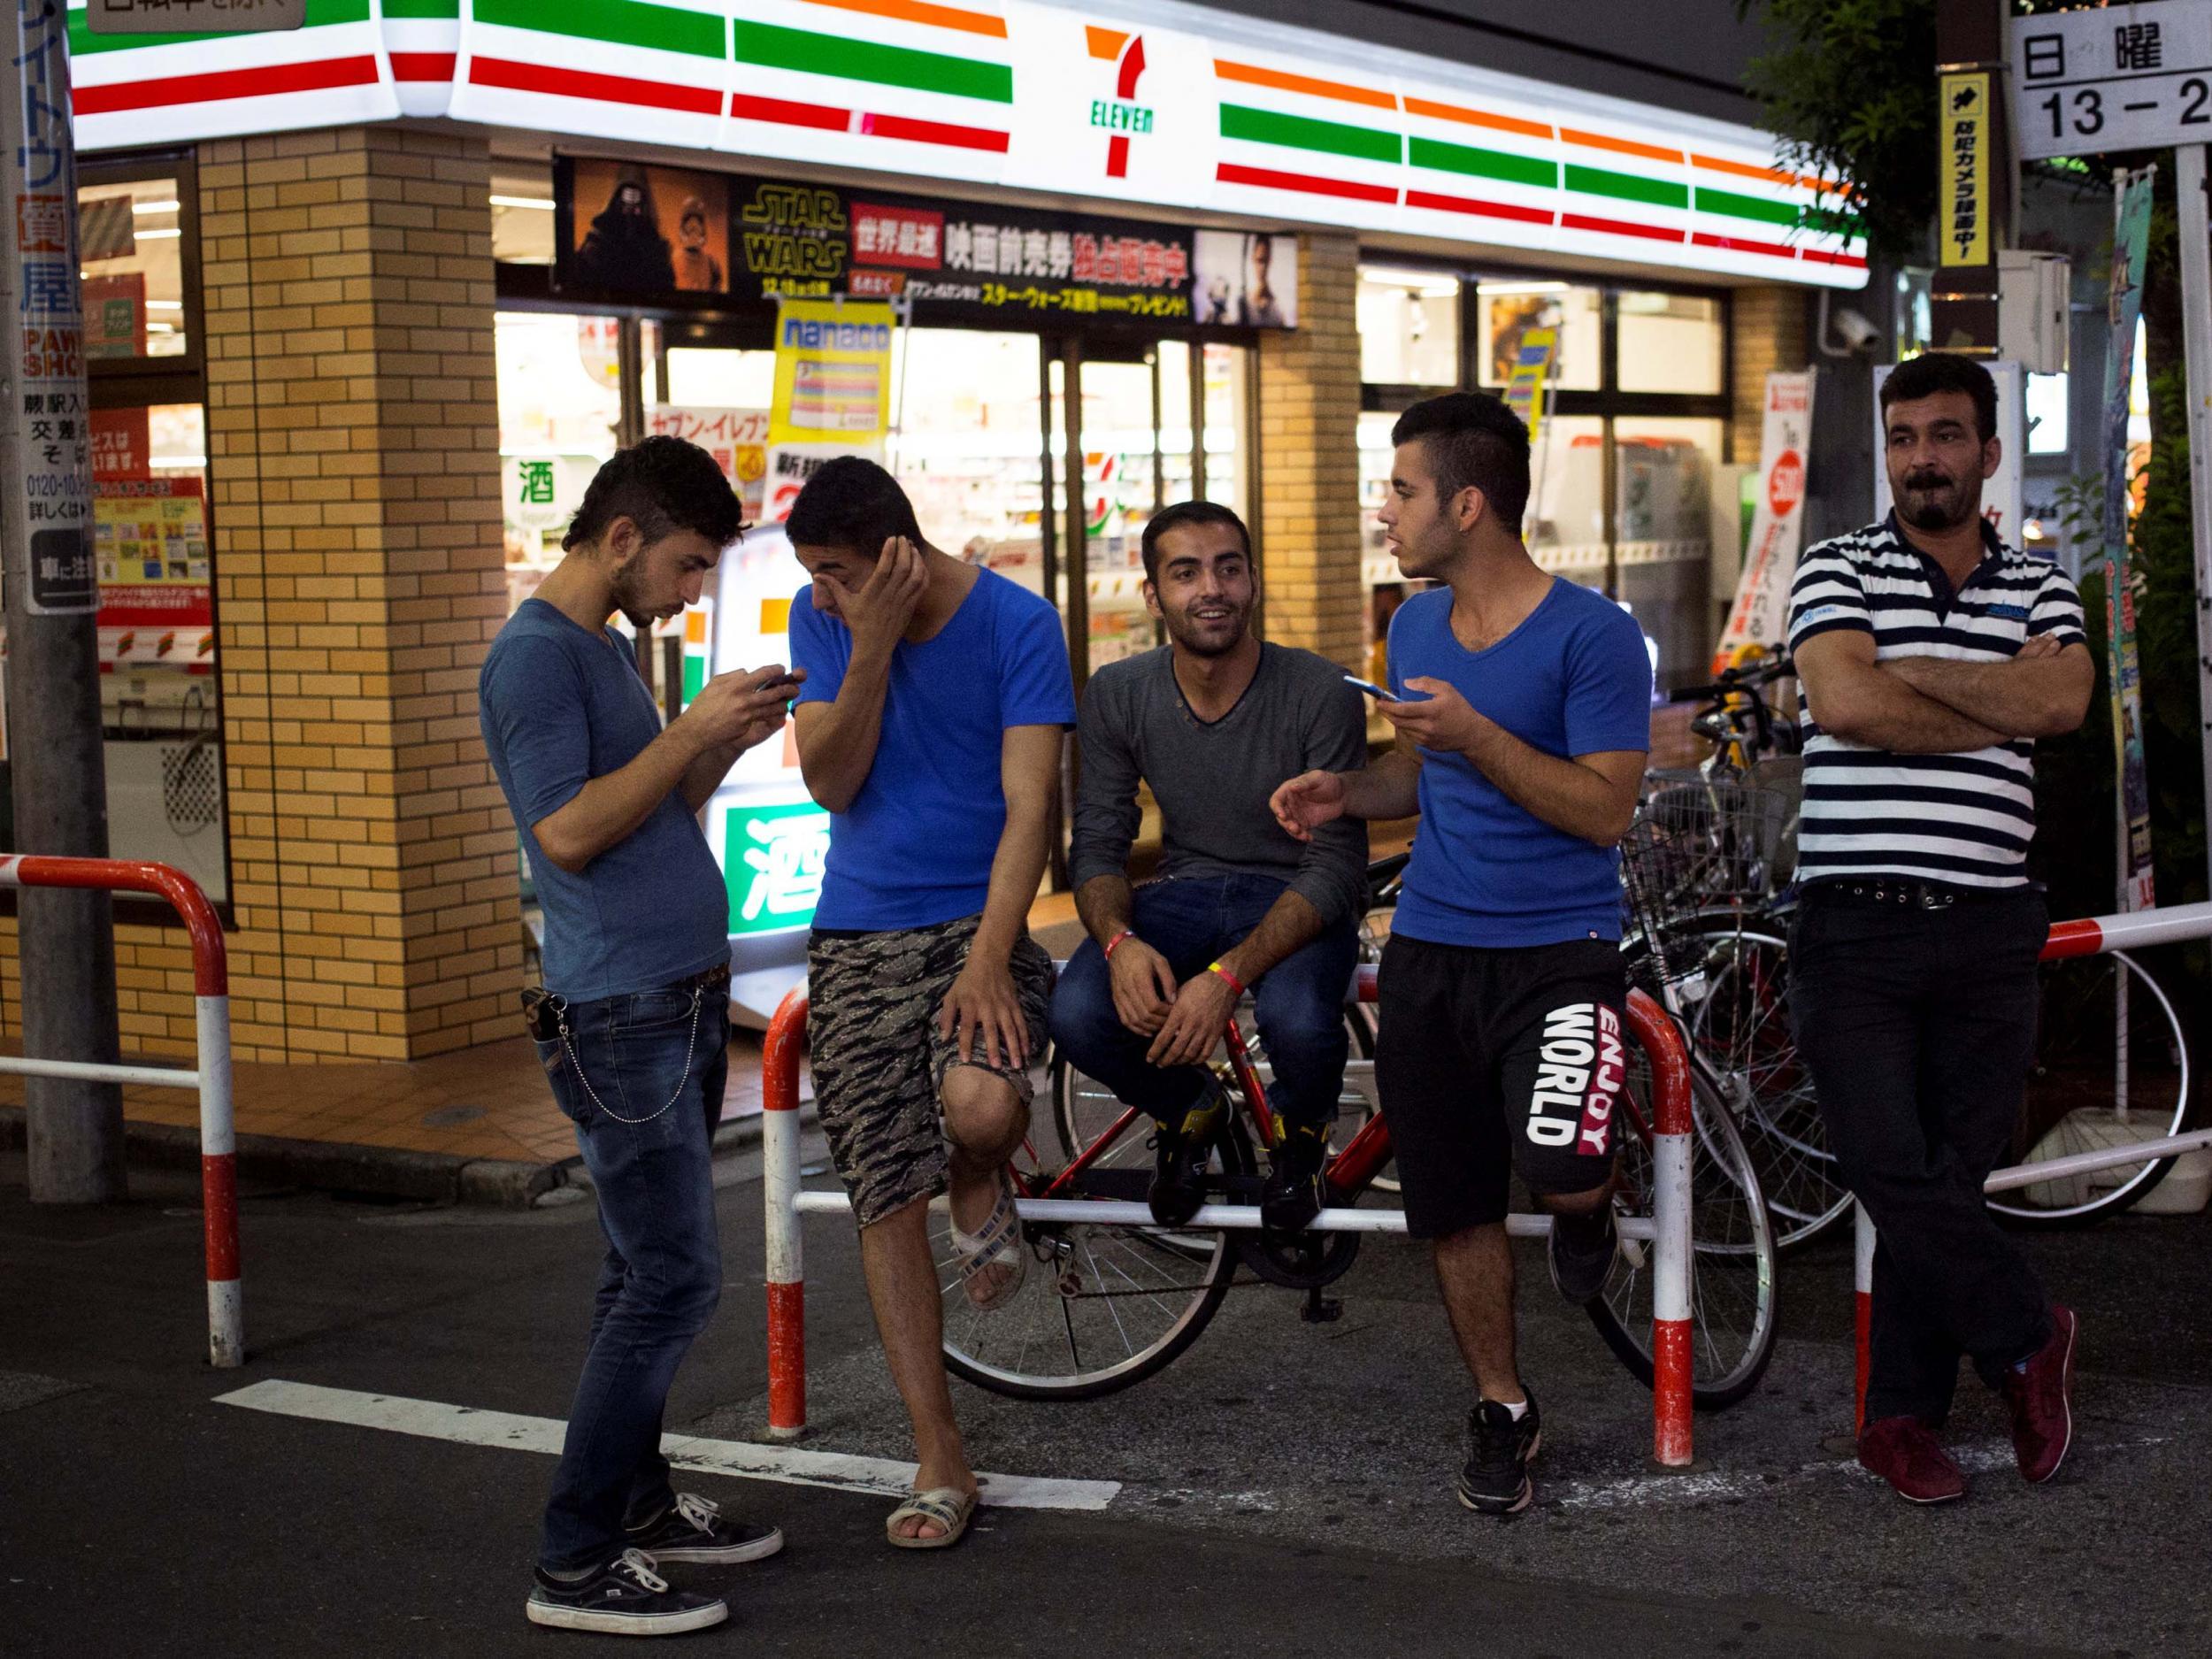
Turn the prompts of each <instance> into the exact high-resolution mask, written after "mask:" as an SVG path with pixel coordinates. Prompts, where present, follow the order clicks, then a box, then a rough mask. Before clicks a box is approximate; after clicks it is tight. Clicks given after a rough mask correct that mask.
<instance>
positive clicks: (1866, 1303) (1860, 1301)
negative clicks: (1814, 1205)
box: [1851, 1203, 1874, 1434]
mask: <svg viewBox="0 0 2212 1659" xmlns="http://www.w3.org/2000/svg"><path fill="white" fill-rule="evenodd" d="M1851 1258H1852V1270H1851V1287H1852V1288H1851V1328H1852V1330H1853V1332H1854V1333H1855V1335H1854V1337H1853V1341H1854V1342H1855V1344H1856V1346H1857V1350H1858V1360H1857V1363H1856V1365H1855V1371H1856V1373H1857V1378H1858V1380H1857V1381H1856V1382H1855V1384H1854V1385H1853V1391H1852V1399H1853V1402H1854V1404H1853V1406H1852V1410H1851V1432H1852V1433H1854V1434H1863V1433H1864V1432H1866V1369H1867V1363H1868V1356H1869V1355H1870V1353H1871V1352H1872V1351H1873V1348H1872V1343H1873V1337H1874V1220H1873V1217H1870V1216H1869V1215H1868V1214H1867V1213H1866V1206H1865V1205H1864V1204H1861V1203H1854V1204H1853V1205H1852V1206H1851Z"/></svg>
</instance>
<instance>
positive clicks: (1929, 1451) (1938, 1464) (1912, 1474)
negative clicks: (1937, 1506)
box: [1859, 1417, 1966, 1503]
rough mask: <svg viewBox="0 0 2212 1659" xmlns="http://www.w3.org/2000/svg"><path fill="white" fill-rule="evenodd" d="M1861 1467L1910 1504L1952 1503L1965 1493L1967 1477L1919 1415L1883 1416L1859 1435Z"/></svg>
mask: <svg viewBox="0 0 2212 1659" xmlns="http://www.w3.org/2000/svg"><path fill="white" fill-rule="evenodd" d="M1859 1466H1860V1467H1861V1468H1863V1469H1870V1470H1872V1471H1874V1472H1875V1473H1876V1474H1878V1475H1879V1476H1881V1478H1882V1479H1885V1480H1886V1481H1888V1482H1889V1484H1890V1485H1891V1486H1893V1487H1894V1488H1895V1489H1896V1492H1897V1495H1898V1496H1899V1497H1901V1498H1902V1499H1904V1500H1905V1502H1908V1503H1949V1502H1952V1501H1953V1500H1954V1499H1956V1498H1962V1497H1964V1496H1965V1495H1966V1477H1965V1476H1964V1475H1962V1474H1961V1473H1960V1472H1959V1466H1958V1465H1957V1464H1956V1463H1953V1462H1952V1461H1951V1455H1950V1454H1949V1453H1948V1452H1947V1451H1945V1450H1944V1449H1943V1448H1942V1447H1941V1446H1940V1445H1939V1444H1938V1443H1937V1441H1936V1437H1935V1436H1934V1434H1933V1433H1932V1432H1930V1431H1929V1428H1928V1425H1926V1424H1924V1423H1923V1422H1922V1421H1921V1420H1920V1419H1919V1418H1918V1417H1884V1418H1883V1419H1882V1420H1881V1421H1880V1422H1878V1423H1870V1424H1868V1425H1866V1427H1865V1429H1864V1430H1863V1431H1862V1432H1861V1433H1860V1435H1859Z"/></svg>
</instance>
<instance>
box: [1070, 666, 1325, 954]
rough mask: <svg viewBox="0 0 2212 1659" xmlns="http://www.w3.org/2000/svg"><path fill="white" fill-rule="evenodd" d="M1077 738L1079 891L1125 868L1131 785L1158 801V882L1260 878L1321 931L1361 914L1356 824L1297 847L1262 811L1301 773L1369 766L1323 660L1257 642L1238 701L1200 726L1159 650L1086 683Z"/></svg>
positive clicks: (1133, 811)
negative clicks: (1302, 905) (1291, 896)
mask: <svg viewBox="0 0 2212 1659" xmlns="http://www.w3.org/2000/svg"><path fill="white" fill-rule="evenodd" d="M1076 730H1077V733H1078V734H1079V739H1080V741H1081V743H1082V749H1081V755H1082V768H1083V787H1082V789H1081V792H1080V793H1079V795H1078V796H1077V799H1076V806H1075V833H1074V838H1073V846H1072V849H1071V851H1070V853H1069V856H1068V875H1069V879H1070V880H1071V881H1072V882H1073V884H1074V885H1075V886H1076V887H1078V888H1080V887H1082V885H1083V884H1084V883H1085V882H1086V881H1088V880H1090V879H1093V878H1094V877H1096V876H1103V875H1120V874H1122V873H1124V872H1125V871H1126V870H1127V868H1128V863H1129V848H1130V844H1131V843H1132V842H1133V841H1134V840H1135V839H1136V834H1137V825H1138V822H1139V819H1140V818H1141V810H1140V809H1139V807H1138V805H1137V782H1138V780H1139V779H1140V778H1141V779H1142V780H1144V781H1145V782H1146V783H1148V784H1149V785H1151V787H1152V795H1153V798H1154V799H1155V800H1156V801H1157V802H1158V803H1160V819H1161V827H1162V841H1163V847H1162V857H1161V860H1160V872H1161V873H1162V874H1163V875H1171V876H1232V875H1258V876H1272V877H1274V878H1276V879H1279V880H1283V881H1287V882H1289V884H1290V886H1291V887H1292V889H1293V890H1294V891H1295V892H1297V893H1299V894H1300V895H1303V897H1304V898H1305V899H1306V901H1307V902H1309V903H1310V904H1311V905H1312V906H1313V908H1314V909H1315V910H1318V911H1319V912H1320V913H1321V916H1322V919H1323V920H1324V921H1325V922H1327V923H1329V924H1331V925H1332V926H1333V925H1335V924H1337V923H1340V922H1343V921H1347V920H1350V919H1353V918H1357V917H1358V916H1359V915H1361V914H1362V913H1363V911H1364V910H1366V908H1367V826H1366V825H1365V824H1363V823H1362V822H1360V821H1359V820H1357V819H1356V818H1340V819H1338V820H1337V821H1336V822H1335V823H1333V824H1326V825H1324V826H1322V827H1321V828H1320V829H1319V830H1318V831H1317V832H1316V833H1315V834H1314V838H1313V839H1312V840H1311V841H1307V842H1299V841H1294V840H1293V839H1292V838H1291V837H1290V836H1288V835H1287V834H1286V833H1284V832H1283V829H1282V826H1280V825H1279V824H1277V823H1276V822H1275V818H1274V815H1273V814H1272V813H1271V812H1269V811H1268V810H1267V802H1268V797H1269V796H1270V795H1273V794H1274V793H1275V790H1276V788H1277V787H1278V786H1279V785H1280V784H1282V783H1284V782H1285V781H1286V780H1289V779H1292V778H1294V777H1296V776H1297V775H1298V774H1299V773H1300V772H1310V771H1312V770H1314V769H1315V768H1317V767H1320V768H1326V769H1327V770H1328V771H1331V772H1356V771H1357V770H1358V769H1359V768H1360V767H1362V766H1363V765H1365V764H1367V722H1366V711H1365V710H1364V709H1363V707H1362V706H1361V703H1360V694H1359V693H1358V692H1356V691H1355V690H1354V689H1353V688H1352V687H1350V686H1348V685H1347V684H1346V683H1345V681H1344V673H1343V671H1342V670H1341V669H1340V668H1339V667H1337V665H1336V664H1334V663H1332V662H1330V661H1328V660H1327V659H1326V658H1325V657H1317V656H1315V655H1314V654H1313V653H1312V652H1311V651H1302V650H1296V649H1291V648H1289V647H1286V646H1280V645H1268V644H1263V645H1262V646H1261V647H1260V665H1259V668H1258V670H1257V672H1255V673H1254V674H1253V676H1252V683H1251V684H1250V685H1249V686H1248V687H1246V688H1245V692H1244V695H1243V696H1242V697H1240V698H1239V699H1238V700H1237V704H1236V706H1235V707H1234V708H1233V709H1231V710H1229V712H1228V713H1226V714H1225V715H1223V716H1222V717H1221V718H1219V719H1218V720H1215V721H1213V722H1211V723H1210V724H1209V723H1208V722H1206V721H1203V720H1201V719H1200V718H1198V717H1197V716H1196V715H1195V714H1194V713H1192V712H1191V708H1190V704H1189V703H1187V701H1185V699H1184V696H1183V690H1182V687H1180V686H1179V685H1178V684H1176V681H1175V669H1174V664H1173V653H1172V649H1171V648H1170V647H1168V646H1162V647H1160V648H1159V649H1157V650H1152V651H1147V652H1146V653H1145V654H1144V655H1143V656H1141V657H1130V658H1127V659H1125V661H1122V662H1118V663H1110V664H1107V665H1106V666H1105V667H1103V668H1102V669H1100V670H1099V671H1098V672H1097V673H1095V674H1094V675H1092V676H1091V680H1090V684H1089V685H1088V686H1087V687H1085V689H1084V693H1083V705H1082V708H1081V710H1079V716H1078V720H1077V726H1076Z"/></svg>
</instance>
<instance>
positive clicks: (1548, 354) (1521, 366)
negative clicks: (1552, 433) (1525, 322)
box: [1505, 328, 1559, 442]
mask: <svg viewBox="0 0 2212 1659" xmlns="http://www.w3.org/2000/svg"><path fill="white" fill-rule="evenodd" d="M1558 354H1559V331H1558V330H1557V329H1556V328H1532V329H1530V330H1529V331H1528V332H1527V333H1526V334H1523V335H1522V336H1521V342H1520V345H1519V346H1518V348H1517V350H1516V352H1515V356H1514V361H1513V373H1512V374H1511V376H1510V377H1509V379H1508V380H1507V381H1506V383H1505V406H1506V407H1507V408H1508V409H1509V410H1511V411H1513V412H1514V413H1515V414H1517V415H1518V416H1519V417H1520V418H1521V421H1522V424H1523V425H1525V426H1527V428H1528V435H1529V441H1530V442H1535V440H1536V434H1537V430H1538V428H1539V427H1540V426H1542V425H1543V424H1544V381H1545V380H1546V378H1547V377H1548V375H1549V374H1550V373H1551V365H1552V359H1553V358H1554V357H1556V356H1557V355H1558Z"/></svg>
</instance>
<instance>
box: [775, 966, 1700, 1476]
mask: <svg viewBox="0 0 2212 1659" xmlns="http://www.w3.org/2000/svg"><path fill="white" fill-rule="evenodd" d="M1360 973H1361V975H1363V976H1365V979H1364V984H1363V982H1362V980H1361V979H1355V980H1354V990H1355V995H1363V996H1366V997H1371V996H1372V995H1373V973H1372V970H1371V969H1369V968H1364V967H1363V968H1362V969H1361V970H1360ZM806 1016H807V997H806V992H805V991H804V990H803V989H800V990H795V991H793V992H792V993H790V995H787V996H786V997H785V998H784V999H783V1002H782V1005H781V1006H780V1007H779V1008H778V1009H777V1010H776V1013H775V1018H773V1019H772V1020H770V1022H769V1025H768V1038H767V1042H766V1045H765V1048H764V1053H763V1056H762V1071H763V1073H764V1076H763V1079H762V1094H763V1102H762V1103H763V1113H762V1129H761V1151H762V1162H763V1165H764V1170H763V1187H764V1191H763V1193H762V1208H763V1210H764V1211H765V1225H766V1230H767V1240H766V1243H767V1248H766V1257H767V1271H766V1279H767V1291H768V1436H769V1438H770V1439H771V1440H795V1439H797V1438H798V1437H799V1436H800V1435H802V1434H803V1433H804V1432H806V1270H805V1255H804V1251H803V1247H802V1243H801V1240H800V1225H801V1224H800V1219H799V1217H800V1216H801V1214H802V1213H803V1212H805V1211H809V1210H820V1211H823V1212H828V1211H833V1210H834V1211H839V1212H842V1213H847V1214H849V1203H848V1201H847V1199H846V1197H845V1194H842V1193H803V1192H802V1191H800V1188H799V1055H800V1050H801V1048H802V1047H803V1043H804V1041H805V1037H806ZM1628 1023H1629V1025H1630V1027H1631V1029H1632V1030H1633V1031H1634V1033H1636V1036H1637V1038H1638V1039H1639V1041H1641V1042H1642V1044H1643V1045H1644V1049H1645V1052H1646V1054H1647V1056H1649V1058H1650V1062H1651V1068H1652V1082H1653V1087H1652V1094H1653V1101H1652V1118H1653V1122H1652V1131H1653V1158H1654V1162H1655V1165H1656V1169H1657V1176H1656V1184H1655V1191H1654V1193H1653V1194H1652V1209H1653V1216H1652V1219H1651V1220H1650V1221H1649V1222H1645V1221H1642V1220H1641V1219H1640V1217H1628V1218H1625V1219H1624V1221H1623V1222H1622V1224H1621V1232H1622V1233H1623V1235H1624V1237H1628V1238H1634V1239H1648V1240H1650V1241H1651V1245H1652V1250H1653V1257H1654V1268H1653V1291H1654V1316H1655V1317H1654V1320H1653V1326H1652V1353H1653V1358H1654V1364H1653V1378H1652V1439H1653V1446H1652V1451H1653V1455H1654V1457H1655V1459H1656V1461H1657V1462H1658V1463H1661V1464H1663V1465H1664V1466H1666V1467H1668V1468H1671V1469H1680V1468H1686V1467H1687V1466H1689V1464H1690V1463H1691V1462H1692V1455H1691V1410H1692V1407H1693V1404H1694V1402H1693V1398H1692V1379H1693V1366H1692V1358H1693V1356H1692V1347H1691V1340H1692V1339H1691V1317H1690V1309H1691V1282H1692V1274H1693V1273H1694V1271H1695V1265H1694V1254H1693V1247H1692V1243H1691V1237H1690V1228H1691V1207H1690V1156H1691V1147H1690V1139H1691V1134H1692V1133H1693V1125H1692V1122H1691V1107H1690V1062H1689V1056H1687V1055H1686V1053H1684V1051H1683V1048H1682V1040H1681V1037H1680V1035H1679V1034H1678V1033H1677V1032H1676V1030H1675V1027H1674V1022H1673V1021H1672V1020H1671V1019H1669V1018H1667V1016H1666V1015H1665V1013H1664V1012H1663V1011H1662V1010H1660V1008H1659V1005H1658V1004H1657V1003H1655V1002H1652V1001H1651V1000H1650V998H1648V997H1647V996H1645V995H1643V994H1642V993H1641V992H1632V993H1631V994H1630V996H1629V1004H1628ZM1016 1209H1017V1210H1018V1212H1019V1214H1020V1215H1021V1216H1022V1217H1024V1218H1025V1219H1026V1220H1033V1221H1087V1222H1096V1223H1100V1224H1102V1225H1128V1226H1148V1225H1151V1212H1150V1211H1149V1210H1147V1209H1146V1208H1145V1207H1144V1206H1143V1205H1142V1204H1140V1203H1135V1202H1121V1201H1118V1200H1102V1199H1050V1198H1024V1199H1020V1200H1018V1201H1017V1203H1016ZM1256 1216H1257V1211H1256V1210H1255V1209H1254V1208H1253V1206H1251V1205H1249V1204H1208V1205H1206V1206H1205V1207H1204V1208H1202V1210H1199V1211H1198V1213H1197V1214H1196V1215H1195V1216H1194V1217H1191V1222H1192V1225H1194V1226H1200V1227H1250V1226H1256V1225H1258V1223H1257V1220H1256ZM1314 1221H1315V1226H1316V1231H1320V1232H1357V1233H1403V1232H1404V1231H1405V1215H1404V1212H1402V1211H1401V1210H1342V1209H1328V1210H1322V1211H1321V1213H1320V1214H1319V1215H1318V1216H1317V1217H1314ZM1550 1225H1551V1218H1550V1217H1548V1216H1519V1215H1517V1216H1514V1217H1511V1218H1510V1221H1509V1230H1510V1231H1511V1232H1512V1233H1514V1235H1515V1236H1516V1237H1541V1236H1543V1234H1544V1233H1546V1232H1547V1231H1548V1228H1549V1227H1550Z"/></svg>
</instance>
